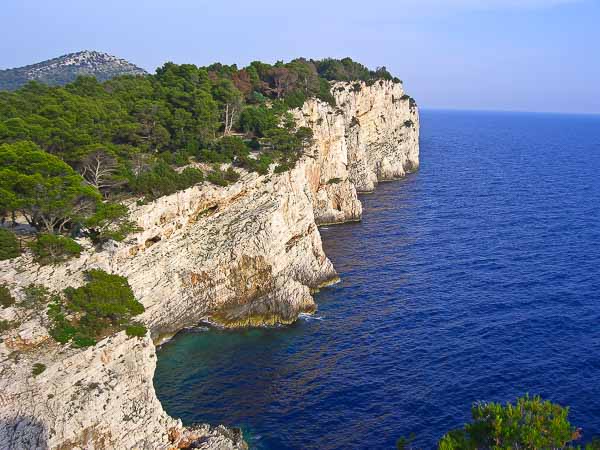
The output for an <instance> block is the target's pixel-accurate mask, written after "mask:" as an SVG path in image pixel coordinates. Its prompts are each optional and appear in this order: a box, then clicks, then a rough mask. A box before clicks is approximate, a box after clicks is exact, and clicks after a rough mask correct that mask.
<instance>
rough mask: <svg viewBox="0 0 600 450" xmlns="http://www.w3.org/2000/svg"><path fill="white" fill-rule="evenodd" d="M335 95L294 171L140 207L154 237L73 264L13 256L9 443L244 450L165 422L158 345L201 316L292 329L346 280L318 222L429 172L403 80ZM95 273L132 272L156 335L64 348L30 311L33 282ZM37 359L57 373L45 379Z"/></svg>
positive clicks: (315, 122) (5, 365)
mask: <svg viewBox="0 0 600 450" xmlns="http://www.w3.org/2000/svg"><path fill="white" fill-rule="evenodd" d="M332 92H333V94H334V96H335V98H336V103H337V105H336V106H330V105H329V104H326V103H324V102H322V101H319V100H315V99H311V100H309V101H307V102H306V103H305V104H304V105H303V107H302V108H300V109H298V110H295V111H294V115H295V117H296V119H297V122H298V124H299V125H300V126H308V127H310V128H312V130H313V133H314V143H313V144H312V145H311V146H310V148H309V149H307V150H306V152H305V155H304V156H303V157H302V158H301V159H300V160H299V161H298V163H297V164H296V166H295V167H294V168H293V169H292V170H290V171H287V172H285V173H281V174H275V173H273V172H272V173H270V174H268V175H262V176H259V175H258V174H256V173H245V172H242V173H241V175H242V176H241V178H240V179H239V181H238V182H236V183H235V184H233V185H230V186H227V187H217V186H213V185H210V184H208V183H202V184H199V185H197V186H194V187H191V188H189V189H186V190H184V191H180V192H177V193H175V194H172V195H169V196H165V197H161V198H159V199H157V200H155V201H153V202H151V203H148V204H144V205H138V204H136V203H134V202H132V204H131V205H129V206H130V212H131V219H132V220H134V221H135V222H136V223H137V224H138V225H139V227H140V228H141V230H142V231H139V232H138V233H136V234H134V235H132V236H130V237H129V238H128V239H127V240H126V241H124V242H120V243H111V244H110V245H106V246H105V247H104V248H103V249H102V250H101V251H98V250H95V249H92V248H91V246H90V245H89V244H88V249H87V250H86V251H84V252H83V253H82V255H81V257H79V258H77V259H75V260H70V261H68V262H66V263H63V264H59V265H53V266H39V265H37V264H36V263H34V262H33V261H32V258H31V256H30V255H27V254H25V255H23V256H21V257H19V258H16V259H13V260H9V261H0V284H5V285H6V286H7V287H8V288H9V289H10V290H11V292H12V293H13V295H14V296H15V297H16V298H17V303H16V304H15V306H12V307H10V308H4V309H0V319H1V320H9V321H12V323H14V324H16V326H15V327H14V328H13V329H11V330H8V331H6V332H4V333H3V334H2V337H1V339H2V341H1V342H0V448H15V449H20V448H23V449H30V448H57V449H63V448H65V449H66V448H82V449H112V448H139V449H167V448H188V447H190V446H192V445H194V446H196V447H194V448H214V449H239V448H245V446H246V444H245V443H244V441H243V439H242V438H241V436H240V434H239V432H236V431H235V430H229V429H226V428H224V427H210V426H208V425H199V426H196V427H193V428H186V427H184V426H183V425H182V424H181V422H180V421H179V420H177V419H173V418H171V417H169V416H168V415H167V414H166V412H165V411H164V410H163V409H162V407H161V405H160V402H159V401H158V399H157V397H156V394H155V392H154V387H153V383H152V379H153V375H154V369H155V366H156V352H155V343H156V342H157V341H160V340H162V339H164V338H168V337H170V336H172V335H174V334H175V333H177V332H178V331H180V330H182V329H183V328H185V327H191V326H195V325H197V324H198V323H199V322H201V321H210V322H213V323H218V324H220V325H223V326H232V327H236V326H254V325H273V324H279V323H283V324H285V323H291V322H293V321H294V320H296V319H297V317H298V315H299V313H302V312H313V311H315V310H316V304H315V302H314V300H313V297H312V293H313V292H314V291H316V290H318V289H319V288H321V287H323V286H325V285H327V284H328V283H331V282H333V281H336V280H337V273H336V271H335V269H334V267H333V265H332V263H331V261H330V260H329V259H328V258H327V256H326V255H325V253H324V251H323V247H322V243H321V237H320V234H319V230H318V225H322V224H330V223H340V222H346V221H353V220H360V218H361V216H362V207H361V203H360V201H359V199H358V195H357V193H358V192H364V191H370V190H373V189H374V188H375V186H376V184H377V183H378V182H379V181H383V180H390V179H394V178H399V177H402V176H404V175H405V174H406V173H407V172H410V171H413V170H416V169H417V168H418V165H419V115H418V110H417V106H416V104H415V103H414V101H413V100H412V99H411V98H410V97H408V96H407V95H405V94H404V91H403V88H402V84H401V83H394V82H392V81H377V82H375V83H373V84H370V85H367V84H366V83H334V84H333V85H332ZM82 244H83V245H84V246H85V245H86V243H85V242H82ZM92 268H99V269H103V270H105V271H107V272H111V273H116V274H119V275H122V276H125V277H127V279H128V280H129V283H130V285H131V287H132V289H133V291H134V293H135V295H136V297H137V298H138V299H139V300H140V302H141V303H142V304H143V305H144V306H145V312H144V313H143V314H142V315H141V316H139V317H138V318H139V320H140V321H142V322H143V323H144V324H146V325H147V327H148V329H149V333H148V336H146V337H145V338H128V337H127V336H125V334H124V333H118V334H116V335H113V336H110V337H107V338H106V339H104V340H102V341H101V342H99V343H98V344H97V345H95V346H94V347H91V348H88V349H85V350H81V349H75V348H71V347H69V346H60V345H58V344H57V343H55V342H54V341H53V340H52V339H51V338H50V337H49V336H48V332H47V329H48V326H49V323H48V319H47V317H46V316H45V312H44V310H43V308H42V309H39V310H37V311H35V310H33V311H32V310H31V309H26V308H23V307H21V304H22V300H21V299H22V298H23V289H24V288H25V287H27V286H29V285H30V284H41V285H44V286H46V287H48V288H49V289H50V290H53V291H57V292H58V291H61V290H62V289H64V288H65V287H67V286H73V287H76V286H79V285H81V284H82V283H83V282H84V275H83V274H84V272H85V271H86V270H89V269H92ZM36 363H38V364H44V366H45V370H44V371H43V372H42V373H40V374H39V375H37V376H33V374H32V370H33V366H34V364H36ZM199 407H200V408H201V406H199Z"/></svg>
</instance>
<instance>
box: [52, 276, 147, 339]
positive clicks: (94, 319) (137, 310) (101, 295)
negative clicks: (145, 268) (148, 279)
mask: <svg viewBox="0 0 600 450" xmlns="http://www.w3.org/2000/svg"><path fill="white" fill-rule="evenodd" d="M86 276H87V279H88V282H87V283H86V284H85V285H83V286H81V287H78V288H67V289H65V290H64V295H65V300H64V301H63V300H62V299H60V298H56V299H55V301H54V302H52V303H51V304H50V305H49V307H48V317H49V318H50V319H51V320H52V323H53V326H52V328H51V329H50V335H51V336H52V337H53V338H54V339H55V340H57V341H58V342H60V343H62V344H66V343H67V342H69V341H72V342H73V345H74V346H75V347H88V346H90V345H94V344H95V343H96V341H97V339H99V338H102V337H103V336H105V335H106V334H107V333H110V332H114V331H119V330H122V329H127V328H128V327H130V326H134V325H133V324H131V323H130V320H131V318H132V317H134V316H136V315H138V314H141V313H142V312H144V306H143V305H142V304H141V303H140V302H138V301H137V299H136V298H135V296H134V295H133V291H132V290H131V287H130V286H129V283H128V282H127V279H126V278H124V277H122V276H119V275H113V274H109V273H106V272H104V271H103V270H97V269H95V270H90V271H88V272H86ZM67 316H70V317H75V318H73V319H69V318H67ZM77 318H78V319H77ZM133 331H134V332H135V331H136V328H135V326H134V329H133ZM138 331H139V329H138Z"/></svg>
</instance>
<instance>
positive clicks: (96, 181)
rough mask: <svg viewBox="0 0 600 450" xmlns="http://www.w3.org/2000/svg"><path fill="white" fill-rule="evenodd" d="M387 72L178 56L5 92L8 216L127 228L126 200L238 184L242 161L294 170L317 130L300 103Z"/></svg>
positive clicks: (46, 224)
mask: <svg viewBox="0 0 600 450" xmlns="http://www.w3.org/2000/svg"><path fill="white" fill-rule="evenodd" d="M382 78H384V79H391V78H392V77H391V75H390V74H389V72H387V70H385V68H380V69H378V70H375V71H370V70H368V69H367V68H366V67H364V66H363V65H361V64H358V63H356V62H354V61H352V60H351V59H349V58H346V59H343V60H333V59H326V60H322V61H312V60H305V59H297V60H293V61H291V62H289V63H286V64H284V63H282V62H278V63H276V64H274V65H270V64H265V63H261V62H253V63H251V64H250V65H249V66H248V67H245V68H243V69H238V68H237V67H236V66H235V65H232V66H226V65H222V64H213V65H211V66H208V67H196V66H194V65H176V64H172V63H167V64H165V65H164V66H163V67H161V68H159V69H158V70H157V71H156V74H155V75H147V76H120V77H117V78H114V79H111V80H108V81H105V82H99V81H98V80H96V79H95V78H93V77H79V78H78V79H77V80H76V81H75V82H73V83H71V84H68V85H66V86H64V87H50V86H47V85H43V84H40V83H37V82H30V83H29V84H27V85H26V86H24V87H23V88H21V89H19V90H18V91H16V92H0V194H1V200H0V215H1V216H2V217H3V221H7V220H8V221H10V220H14V219H15V218H16V217H17V216H18V217H21V218H25V219H26V220H27V221H28V222H29V224H30V225H31V226H33V227H35V228H36V229H38V230H40V231H44V232H46V233H50V234H53V233H71V234H74V233H81V232H82V231H81V230H85V232H86V233H87V234H88V235H89V236H90V237H92V238H93V239H95V240H96V241H98V242H102V241H103V240H106V239H117V238H122V237H124V236H125V235H126V234H127V232H128V231H130V226H131V224H128V223H127V222H126V221H124V219H123V217H125V213H126V209H124V207H122V206H121V205H120V204H118V203H116V202H115V201H116V200H119V199H122V198H124V197H128V196H131V195H135V196H138V197H140V198H142V200H141V201H144V200H143V199H146V200H148V199H152V198H156V197H158V196H161V195H165V194H169V193H172V192H175V191H177V190H180V189H184V188H186V187H189V186H191V185H193V184H196V183H198V182H201V181H203V180H205V179H206V180H207V181H210V182H212V183H216V184H219V185H227V184H228V183H231V182H233V181H235V180H237V178H238V177H239V174H238V172H237V171H236V170H235V169H234V167H242V168H245V169H247V170H249V171H257V172H259V173H262V174H265V173H267V172H268V170H269V167H270V166H271V164H275V171H276V172H281V171H285V170H287V169H289V168H291V167H292V166H293V165H294V164H295V162H296V160H297V159H298V158H299V157H300V156H301V154H302V151H303V149H304V148H305V147H306V146H307V145H308V144H309V143H310V142H311V139H312V132H311V130H310V129H308V128H298V127H297V126H296V124H295V123H294V120H293V117H292V115H291V114H289V113H288V111H289V109H290V108H294V107H299V106H301V105H302V104H303V102H304V100H305V99H307V98H308V97H312V96H315V97H318V98H320V99H321V100H323V101H326V102H329V103H331V104H333V103H334V102H335V101H334V98H333V96H332V95H331V92H330V81H332V80H346V81H350V80H362V81H365V82H367V83H371V82H374V81H375V80H377V79H382ZM397 81H399V80H397ZM357 88H359V86H358V85H357ZM197 163H207V164H210V166H207V165H206V164H205V165H202V164H197ZM224 164H225V165H224ZM223 165H224V166H223Z"/></svg>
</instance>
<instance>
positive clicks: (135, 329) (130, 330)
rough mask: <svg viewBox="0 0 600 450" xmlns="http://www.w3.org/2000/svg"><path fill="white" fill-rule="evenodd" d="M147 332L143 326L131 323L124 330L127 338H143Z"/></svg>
mask: <svg viewBox="0 0 600 450" xmlns="http://www.w3.org/2000/svg"><path fill="white" fill-rule="evenodd" d="M147 331H148V329H147V328H146V327H145V326H144V325H142V324H139V323H132V324H131V325H129V326H128V327H126V328H125V332H126V333H127V336H131V337H144V336H146V332H147Z"/></svg>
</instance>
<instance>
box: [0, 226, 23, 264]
mask: <svg viewBox="0 0 600 450" xmlns="http://www.w3.org/2000/svg"><path fill="white" fill-rule="evenodd" d="M20 254H21V246H20V245H19V240H18V239H17V236H16V235H15V233H13V232H12V231H9V230H5V229H3V228H0V261H3V260H5V259H12V258H16V257H17V256H19V255H20Z"/></svg>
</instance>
